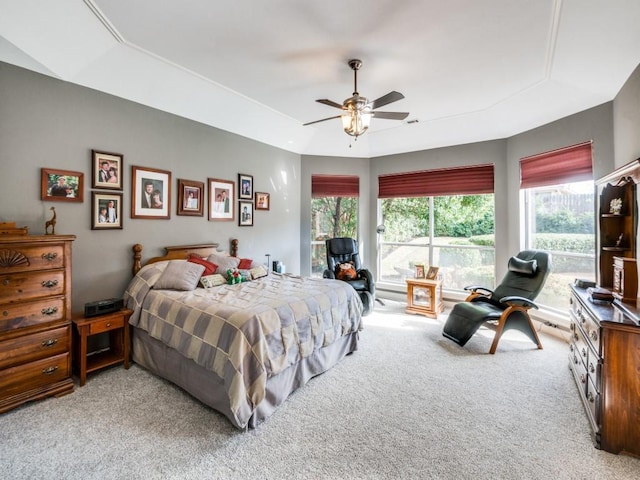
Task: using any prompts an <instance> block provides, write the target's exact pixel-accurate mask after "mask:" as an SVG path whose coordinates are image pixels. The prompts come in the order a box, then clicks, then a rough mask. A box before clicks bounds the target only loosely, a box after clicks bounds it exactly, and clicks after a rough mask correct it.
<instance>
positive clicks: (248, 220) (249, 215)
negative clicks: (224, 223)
mask: <svg viewBox="0 0 640 480" xmlns="http://www.w3.org/2000/svg"><path fill="white" fill-rule="evenodd" d="M238 226H240V227H253V202H246V201H243V200H240V201H239V202H238Z"/></svg>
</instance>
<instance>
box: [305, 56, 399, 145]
mask: <svg viewBox="0 0 640 480" xmlns="http://www.w3.org/2000/svg"><path fill="white" fill-rule="evenodd" d="M348 65H349V67H351V70H353V96H352V97H350V98H347V99H346V100H345V101H344V102H342V105H340V104H339V103H337V102H334V101H332V100H328V99H326V98H321V99H319V100H316V102H318V103H323V104H325V105H329V106H330V107H335V108H339V109H340V110H342V113H341V114H340V115H335V116H333V117H328V118H323V119H322V120H316V121H314V122H309V123H305V124H304V126H307V125H312V124H314V123H319V122H324V121H327V120H331V119H333V118H341V119H342V127H343V128H344V131H345V132H346V133H347V134H349V135H351V136H353V137H356V140H357V138H358V136H359V135H362V134H363V133H364V132H366V131H367V129H368V128H369V125H370V122H371V118H373V117H376V118H385V119H388V120H404V119H405V118H407V116H408V115H409V112H377V111H375V109H376V108H379V107H383V106H384V105H388V104H390V103H393V102H397V101H398V100H402V99H403V98H404V95H402V94H401V93H399V92H396V91H393V92H389V93H387V94H386V95H383V96H382V97H380V98H377V99H376V100H373V101H372V102H370V101H369V99H368V98H366V97H362V96H360V94H359V93H358V70H360V67H361V66H362V60H358V59H353V60H349V62H348Z"/></svg>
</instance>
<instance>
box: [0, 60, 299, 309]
mask: <svg viewBox="0 0 640 480" xmlns="http://www.w3.org/2000/svg"><path fill="white" fill-rule="evenodd" d="M91 149H97V150H102V151H107V152H117V153H121V154H123V155H124V166H125V168H124V191H123V193H124V200H123V215H122V217H123V227H124V228H123V229H122V230H103V231H95V230H91V160H90V155H91ZM300 163H301V162H300V156H299V155H297V154H294V153H290V152H286V151H283V150H279V149H276V148H273V147H270V146H267V145H265V144H261V143H258V142H255V141H253V140H249V139H246V138H243V137H240V136H237V135H233V134H230V133H228V132H224V131H221V130H218V129H215V128H211V127H208V126H205V125H202V124H199V123H196V122H193V121H190V120H186V119H184V118H180V117H177V116H174V115H171V114H167V113H164V112H160V111H157V110H154V109H151V108H148V107H144V106H141V105H139V104H136V103H133V102H129V101H126V100H123V99H119V98H116V97H113V96H110V95H107V94H103V93H100V92H96V91H94V90H90V89H87V88H83V87H79V86H77V85H73V84H70V83H65V82H61V81H58V80H55V79H52V78H50V77H47V76H43V75H40V74H37V73H33V72H31V71H28V70H23V69H21V68H18V67H14V66H11V65H8V64H4V63H0V165H1V166H2V173H1V175H0V221H3V222H8V221H15V222H17V224H18V225H19V226H28V227H29V231H30V233H32V234H42V233H44V223H45V221H46V220H47V219H49V218H50V214H51V212H50V210H49V208H50V207H51V206H55V207H56V211H57V227H56V233H59V234H74V235H76V236H77V239H76V241H75V242H74V244H73V303H74V305H73V308H74V309H78V308H80V309H81V308H82V305H83V304H84V303H85V302H87V301H91V300H97V299H101V298H107V297H112V296H115V297H117V296H121V295H122V293H123V291H124V288H125V287H126V284H127V282H128V280H129V278H130V271H131V265H132V252H131V247H132V245H133V244H135V243H141V244H142V245H143V246H144V252H143V258H148V257H151V256H156V255H160V254H162V253H163V250H162V248H161V247H162V246H165V245H181V244H190V243H202V242H219V243H220V244H221V246H222V247H224V248H225V249H228V245H229V240H230V239H231V238H238V239H239V241H240V254H241V256H243V257H250V258H254V259H256V260H259V261H266V258H265V254H266V253H270V254H271V258H272V259H279V260H282V261H283V262H284V263H285V264H286V265H287V268H288V270H289V271H292V272H298V271H299V269H300V247H299V242H298V239H299V238H300V205H301V203H302V202H301V199H300V184H301V180H300ZM132 165H137V166H144V167H151V168H158V169H163V170H169V171H171V173H172V197H173V198H172V199H171V212H170V213H171V219H170V220H146V219H145V220H143V219H135V220H134V219H131V218H130V211H131V208H130V198H131V185H130V180H131V166H132ZM42 167H47V168H56V169H65V170H74V171H79V172H83V173H84V174H85V192H84V202H83V203H67V202H47V201H45V202H43V201H41V200H40V169H41V168H42ZM238 173H244V174H248V175H253V178H254V189H255V190H257V191H263V192H269V193H271V210H269V211H257V212H255V215H254V226H253V227H239V226H238V224H237V219H236V220H235V221H234V222H209V221H207V209H206V208H205V216H204V217H185V216H178V215H176V198H177V197H176V191H177V187H176V184H177V179H178V178H183V179H188V180H197V181H202V182H205V183H206V181H207V178H208V177H214V178H222V179H228V180H233V181H234V182H237V178H238ZM236 206H237V203H236ZM285 239H286V240H285Z"/></svg>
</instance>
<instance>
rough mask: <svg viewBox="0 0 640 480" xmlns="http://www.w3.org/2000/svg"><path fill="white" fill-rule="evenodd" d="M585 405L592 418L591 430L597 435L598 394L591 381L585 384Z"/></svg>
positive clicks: (598, 416)
mask: <svg viewBox="0 0 640 480" xmlns="http://www.w3.org/2000/svg"><path fill="white" fill-rule="evenodd" d="M587 405H588V406H589V412H590V413H591V417H592V423H593V430H594V431H595V432H596V433H598V432H599V431H600V411H601V410H600V393H598V391H597V390H596V387H595V385H594V384H593V382H591V380H589V381H588V382H587Z"/></svg>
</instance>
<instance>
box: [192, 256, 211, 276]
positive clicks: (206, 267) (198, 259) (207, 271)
mask: <svg viewBox="0 0 640 480" xmlns="http://www.w3.org/2000/svg"><path fill="white" fill-rule="evenodd" d="M187 260H188V261H189V262H191V263H198V264H200V265H203V266H204V272H202V276H207V275H213V274H214V273H216V270H217V269H218V266H217V265H216V264H215V263H211V262H209V261H207V260H205V259H204V258H202V257H199V256H198V255H194V254H191V255H189V258H188V259H187Z"/></svg>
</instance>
